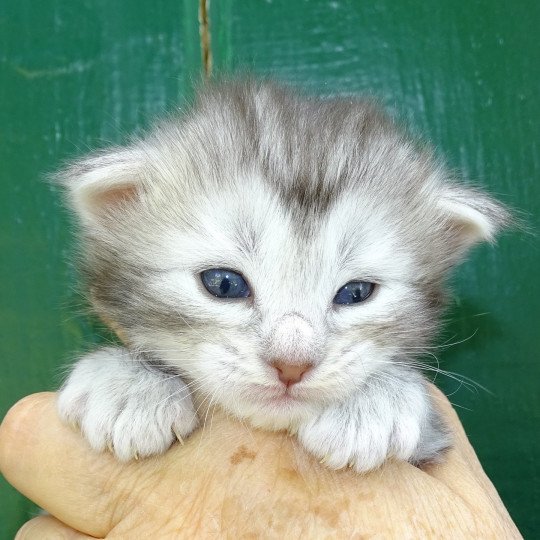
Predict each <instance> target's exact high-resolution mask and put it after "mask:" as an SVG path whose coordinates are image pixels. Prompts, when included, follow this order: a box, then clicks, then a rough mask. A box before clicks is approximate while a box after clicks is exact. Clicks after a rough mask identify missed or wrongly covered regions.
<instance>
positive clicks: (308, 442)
mask: <svg viewBox="0 0 540 540" xmlns="http://www.w3.org/2000/svg"><path fill="white" fill-rule="evenodd" d="M396 390H397V392H396ZM430 407H431V404H430V401H429V398H428V397H427V396H426V394H425V388H424V385H423V384H410V385H404V384H398V388H396V389H389V387H388V385H387V384H384V383H383V384H379V383H378V382H377V381H375V382H373V383H371V382H370V384H369V386H366V387H365V388H364V389H363V390H358V391H357V392H356V393H355V394H354V395H352V396H351V397H350V398H349V400H348V401H346V402H344V403H339V404H336V405H335V406H332V407H330V408H328V409H326V410H324V411H323V412H322V414H321V415H320V416H318V417H316V418H313V419H312V420H311V421H310V422H307V423H305V424H303V425H301V426H300V428H299V430H298V439H299V440H300V442H301V443H302V444H303V446H304V447H305V448H306V449H307V450H308V451H309V452H311V453H312V454H314V455H315V456H316V457H317V458H318V459H320V460H321V462H322V463H324V464H325V465H327V466H328V467H330V468H332V469H341V468H343V467H347V466H349V467H352V468H354V469H355V470H357V471H358V472H366V471H369V470H371V469H375V468H377V467H379V466H380V465H381V464H382V463H383V462H384V461H385V460H386V459H387V458H388V457H391V456H393V457H396V458H398V459H402V460H406V461H414V460H415V451H416V449H417V447H418V446H419V443H420V439H421V436H422V431H423V427H424V426H426V420H427V418H428V417H429V411H430ZM428 427H429V426H428Z"/></svg>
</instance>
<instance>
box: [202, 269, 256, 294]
mask: <svg viewBox="0 0 540 540" xmlns="http://www.w3.org/2000/svg"><path fill="white" fill-rule="evenodd" d="M201 280H202V282H203V285H204V286H205V288H206V290H207V291H208V292H209V293H210V294H213V295H214V296H217V297H218V298H246V297H247V296H249V295H250V291H249V287H248V284H247V283H246V280H245V279H244V278H243V277H242V276H241V275H240V274H239V273H238V272H233V271H232V270H226V269H225V268H212V269H210V270H205V271H204V272H201Z"/></svg>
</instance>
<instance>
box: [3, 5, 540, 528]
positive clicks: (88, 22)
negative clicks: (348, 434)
mask: <svg viewBox="0 0 540 540" xmlns="http://www.w3.org/2000/svg"><path fill="white" fill-rule="evenodd" d="M210 8H211V9H210V27H209V31H210V44H211V47H212V51H211V52H212V58H213V68H214V72H215V73H218V72H220V71H227V72H228V71H231V70H249V71H252V72H255V73H260V74H264V75H271V76H275V77H277V78H279V79H283V80H285V81H290V82H293V83H295V84H298V85H300V86H302V87H304V88H306V89H307V90H309V91H314V92H320V93H326V94H336V93H338V94H343V93H350V92H354V93H363V94H366V93H367V94H370V95H373V96H376V97H377V98H379V99H380V100H381V101H382V102H383V103H384V104H385V105H386V106H387V107H388V108H389V109H390V111H391V112H392V113H393V114H395V115H396V116H398V117H400V118H401V119H402V120H403V121H404V122H405V123H407V124H408V125H409V126H410V127H411V129H412V130H413V131H414V132H415V133H417V134H419V136H422V137H425V138H426V139H428V140H431V141H433V142H434V144H435V145H436V147H437V149H438V150H439V152H440V154H441V156H444V157H445V158H446V159H447V161H448V163H449V165H450V166H451V167H455V168H457V169H460V170H461V171H463V173H464V175H465V177H466V178H468V179H469V180H470V181H473V182H475V183H478V184H480V185H482V186H485V187H486V188H487V189H489V190H490V191H491V192H493V193H495V194H497V195H499V196H500V198H501V199H502V200H504V201H506V202H507V203H509V204H510V205H512V206H514V207H515V208H518V209H520V210H521V211H522V212H523V213H524V214H525V218H526V220H527V221H528V224H529V226H530V228H531V229H533V230H537V229H538V226H539V225H540V223H539V218H538V216H539V215H540V181H539V178H538V171H539V165H540V149H539V146H538V145H539V142H538V141H539V140H540V137H539V135H540V128H539V120H540V114H539V113H540V102H539V100H538V98H537V94H538V91H539V89H540V88H539V86H540V84H539V83H540V66H539V62H538V59H539V58H540V43H539V41H538V40H537V39H536V37H535V36H536V34H537V28H538V24H539V22H540V5H539V4H538V2H537V1H536V0H523V1H521V2H519V3H515V4H511V5H510V4H508V3H503V2H502V1H501V0H489V1H488V0H475V1H474V2H439V3H434V2H423V1H421V0H403V1H400V2H395V1H392V0H377V1H375V2H357V1H354V0H349V1H344V0H334V1H329V0H298V1H297V2H291V1H290V0H288V1H284V0H268V1H263V0H252V1H249V2H246V1H243V0H216V1H214V2H212V3H211V4H210ZM197 10H198V2H196V1H195V0H183V1H179V0H174V1H173V0H162V1H160V2H156V3H134V2H128V1H127V0H121V1H118V2H112V3H111V2H105V1H104V0H93V1H89V0H72V1H71V2H65V1H61V0H53V1H52V2H50V3H48V5H47V6H46V7H45V6H38V4H36V3H35V2H30V0H19V1H18V2H16V1H15V0H7V1H5V2H3V3H2V5H1V7H0V163H1V167H0V189H1V197H0V221H1V227H0V243H1V247H2V264H1V266H0V272H1V283H2V286H1V288H0V291H1V292H0V295H1V296H0V314H1V317H2V339H1V340H0V353H1V357H0V366H1V369H0V414H3V413H5V411H6V410H7V408H8V407H9V405H10V404H12V403H13V402H14V401H16V400H17V399H18V398H20V397H22V396H23V395H25V394H27V393H30V392H34V391H37V390H43V389H52V388H55V386H56V384H57V381H58V380H59V372H60V371H61V366H62V365H63V364H64V363H65V362H67V361H69V360H70V359H71V358H72V357H73V353H74V351H77V350H83V349H84V348H85V347H87V346H88V345H89V344H91V343H92V342H96V341H98V340H99V339H100V338H99V336H98V332H96V329H95V326H94V324H95V323H94V322H93V321H91V320H90V319H88V318H87V317H86V316H84V314H81V313H79V297H78V295H77V293H76V290H75V284H76V277H75V272H74V270H73V266H72V265H71V264H70V263H69V262H68V261H69V260H70V256H71V251H72V249H71V241H70V232H69V220H68V217H67V216H66V215H65V213H64V212H63V211H62V209H61V208H60V205H59V197H58V193H56V192H55V190H54V189H52V188H51V187H50V186H48V185H47V184H46V183H45V182H44V181H43V178H44V175H45V174H46V173H47V172H50V171H52V170H54V169H56V168H58V167H59V166H60V164H61V163H62V161H63V160H65V159H67V158H70V157H72V156H75V155H80V154H82V153H84V152H86V151H87V150H88V149H90V148H95V147H98V146H102V145H104V144H108V143H117V142H121V141H122V140H123V139H124V137H125V136H126V134H128V133H131V132H133V131H135V132H136V131H138V130H140V129H142V128H144V127H145V126H147V125H148V123H149V122H150V121H151V120H152V119H153V118H154V117H155V116H156V115H160V114H163V112H164V111H166V110H170V109H171V108H172V107H174V106H175V104H177V103H179V102H181V100H182V99H183V98H184V97H185V96H186V95H188V94H189V88H190V87H191V81H192V80H193V79H198V78H199V77H200V73H201V61H200V43H199V21H198V11H197ZM539 267H540V250H539V246H538V241H537V239H536V238H535V237H534V236H531V235H525V234H521V233H511V234H508V235H506V236H505V237H503V238H502V239H501V240H500V242H499V245H498V246H497V248H496V249H493V248H490V247H488V246H482V247H480V248H478V249H477V250H476V251H475V252H474V254H473V257H472V258H471V259H470V261H469V262H468V263H466V264H465V265H464V266H463V267H462V268H461V269H460V270H459V272H457V273H456V275H455V277H454V280H453V281H454V283H455V296H454V302H453V307H452V310H451V311H450V313H449V315H448V318H449V324H448V328H447V331H446V332H445V335H444V336H443V337H442V338H441V340H440V343H444V342H445V341H447V342H448V343H453V342H462V343H459V344H457V345H455V346H452V347H450V348H448V350H440V351H439V350H434V352H435V354H437V356H438V357H439V359H440V361H441V367H442V368H444V369H447V370H450V371H453V372H458V373H460V374H463V375H466V376H467V377H471V378H472V379H474V380H475V381H478V382H479V383H481V384H482V385H484V386H486V387H488V388H489V389H490V390H491V391H492V392H493V393H492V394H489V393H486V392H484V391H482V390H479V391H478V392H468V391H467V390H466V388H464V387H463V386H461V385H460V384H458V383H457V382H456V381H454V380H452V379H451V378H444V377H441V376H439V377H438V379H437V382H439V383H440V384H441V386H442V387H443V388H444V389H445V390H446V391H447V393H451V394H452V398H451V399H452V400H453V401H454V403H456V405H458V406H460V407H465V408H458V411H459V413H460V416H461V418H462V420H463V422H464V424H465V427H466V429H467V431H468V433H469V436H470V438H471V441H472V442H473V445H474V446H475V448H476V450H477V451H478V454H479V456H480V458H481V460H482V462H483V464H484V466H485V468H486V471H487V472H488V474H489V475H490V477H491V478H492V479H493V481H494V482H495V485H496V487H497V488H498V489H499V491H500V493H501V496H502V498H503V500H504V501H505V502H506V504H507V505H508V508H509V510H510V512H511V514H512V516H513V517H514V519H515V520H516V522H517V524H518V526H519V527H520V529H521V530H522V532H523V534H524V535H525V536H526V537H531V538H533V537H535V536H537V535H538V534H540V532H539V531H540V517H539V516H540V470H539V467H540V466H539V463H540V455H539V451H538V448H537V447H538V444H537V439H538V425H539V421H540V393H539V392H538V380H540V362H539V361H538V349H539V345H540V343H539V341H540V339H539V332H538V326H539V325H538V322H539V316H538V314H539V313H540V285H539V282H538V277H537V276H538V268H539ZM32 509H33V507H32V506H31V505H30V504H29V503H28V502H27V501H26V500H24V499H23V498H22V497H21V496H19V495H18V494H16V493H15V492H14V490H12V489H11V488H9V487H8V486H7V485H6V484H5V483H2V484H1V485H0V537H2V538H4V537H6V538H10V537H11V536H12V535H13V533H14V531H15V530H16V529H17V526H18V525H19V524H20V523H22V521H24V520H25V519H27V518H28V516H29V512H31V511H32Z"/></svg>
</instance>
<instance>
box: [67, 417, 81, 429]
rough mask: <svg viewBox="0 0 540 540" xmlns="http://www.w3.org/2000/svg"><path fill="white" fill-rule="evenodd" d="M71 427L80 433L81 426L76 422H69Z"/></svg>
mask: <svg viewBox="0 0 540 540" xmlns="http://www.w3.org/2000/svg"><path fill="white" fill-rule="evenodd" d="M69 427H70V428H71V429H73V430H75V431H80V428H79V424H78V422H77V421H76V420H72V421H71V422H69Z"/></svg>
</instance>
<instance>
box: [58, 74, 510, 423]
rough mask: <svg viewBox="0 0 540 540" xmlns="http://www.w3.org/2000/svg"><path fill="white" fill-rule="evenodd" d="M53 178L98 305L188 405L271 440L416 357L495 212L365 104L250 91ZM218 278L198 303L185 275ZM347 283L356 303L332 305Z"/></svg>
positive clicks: (494, 224) (253, 86)
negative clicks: (70, 214) (247, 424)
mask: <svg viewBox="0 0 540 540" xmlns="http://www.w3.org/2000/svg"><path fill="white" fill-rule="evenodd" d="M63 180H64V182H65V183H66V184H67V185H68V187H69V194H70V197H71V204H72V206H73V207H74V208H75V209H76V210H77V212H78V213H79V215H80V217H81V223H82V229H83V234H84V237H85V249H86V271H87V273H88V280H89V284H90V288H91V292H92V299H93V302H94V305H95V307H96V309H97V310H98V312H99V313H101V314H103V315H104V316H105V317H106V318H107V319H108V320H110V321H113V322H114V324H115V325H117V326H118V327H120V328H121V329H122V331H123V333H124V335H125V336H126V338H127V345H128V347H130V348H131V349H132V350H134V351H140V352H141V354H142V355H144V357H145V358H146V359H152V360H155V361H157V362H159V363H160V364H163V365H166V366H169V367H173V368H174V369H177V370H178V371H179V372H180V373H182V375H183V377H184V378H185V379H186V380H188V381H189V382H190V383H191V388H192V389H193V391H195V392H198V393H199V394H202V395H203V396H204V399H206V400H207V401H209V402H216V403H219V404H221V405H222V406H224V407H225V408H226V409H228V410H229V411H231V412H233V413H234V414H236V415H238V416H240V417H243V418H248V419H249V420H250V421H251V422H252V423H253V424H254V425H257V426H261V427H265V428H272V429H276V428H289V429H294V428H295V425H296V424H297V423H298V422H299V421H300V420H302V419H303V418H306V417H307V416H308V415H310V414H313V413H314V412H317V411H319V410H321V409H322V408H323V407H324V406H325V405H327V404H328V403H330V402H336V401H343V400H345V399H346V398H347V397H348V396H349V395H350V394H351V393H352V392H353V391H354V390H355V389H358V388H360V387H361V386H362V384H364V382H365V381H366V379H367V378H368V377H369V376H370V375H372V374H373V373H377V372H382V371H383V370H384V368H385V366H387V365H388V364H389V363H392V362H402V361H407V360H408V359H410V358H412V357H414V356H415V355H417V354H418V351H419V350H421V348H422V347H423V346H425V345H426V343H427V342H428V340H429V339H430V337H431V336H432V334H433V332H434V330H435V328H436V318H437V314H438V310H439V309H440V304H441V301H440V298H441V286H442V280H443V278H444V274H445V272H446V271H447V270H448V269H449V268H450V267H451V266H453V265H454V264H455V263H456V262H457V261H458V260H459V259H460V258H461V257H462V255H463V254H464V252H465V251H466V250H467V248H468V247H470V246H471V245H472V244H473V243H475V242H477V241H479V240H483V239H488V240H489V239H491V238H492V236H493V234H494V233H495V231H496V230H497V228H498V227H500V226H501V225H503V224H504V223H505V222H506V221H507V219H508V218H507V214H506V213H505V211H504V210H503V209H502V208H501V207H500V206H498V205H497V204H496V203H495V202H493V201H492V200H491V199H489V198H488V197H487V196H485V195H483V194H481V193H479V192H477V191H474V190H471V189H468V188H464V187H462V186H459V185H457V184H455V183H452V182H450V181H449V180H448V179H447V176H446V173H445V172H444V171H443V170H442V169H441V167H440V166H439V165H438V164H437V163H435V162H434V161H433V159H432V158H431V157H430V156H429V154H427V153H425V151H420V150H418V149H416V148H415V147H414V146H413V145H412V144H411V143H410V142H408V141H407V140H406V139H405V138H404V137H403V136H402V135H401V133H399V131H398V130H397V129H396V128H395V127H394V126H393V125H392V123H391V122H390V121H389V120H387V119H386V118H385V117H383V116H382V115H381V114H380V113H379V112H377V111H376V110H375V109H373V107H372V106H371V105H369V104H366V103H365V102H362V101H352V100H347V101H343V100H326V101H324V100H318V99H306V98H298V97H295V96H293V95H291V94H289V93H288V92H286V91H284V90H281V89H278V88H275V87H272V86H269V85H264V84H260V83H259V84H258V83H236V84H229V85H225V86H222V87H218V88H215V89H210V90H208V91H207V92H206V93H205V94H202V96H201V97H200V100H199V103H198V106H197V107H196V108H195V109H194V111H193V112H191V113H190V114H189V115H188V116H186V117H185V118H183V119H180V120H171V121H170V122H169V123H167V124H164V125H162V126H160V127H158V128H156V130H155V131H154V132H153V133H152V134H150V135H149V136H148V138H147V139H145V140H143V141H138V142H136V143H134V144H133V145H132V146H131V147H129V148H127V149H123V150H117V151H111V152H109V153H107V154H103V155H101V156H97V157H94V158H90V159H89V160H87V161H85V162H82V163H80V164H77V165H75V166H74V167H72V168H71V169H69V170H67V171H66V173H65V174H64V177H63ZM219 268H221V269H228V270H232V271H235V272H237V273H239V274H240V275H241V276H243V277H244V279H245V280H246V282H247V284H248V286H249V290H250V296H248V297H243V298H234V299H233V298H217V297H215V296H213V295H211V294H210V293H209V292H208V291H207V290H206V288H205V287H204V285H203V282H202V280H201V273H202V272H204V271H206V270H209V269H219ZM351 281H365V282H370V283H374V284H375V288H374V290H373V293H372V294H371V296H369V298H367V299H366V300H365V301H363V302H359V303H357V304H352V305H339V304H336V303H334V302H333V299H334V297H335V295H336V293H337V292H338V291H339V290H340V288H341V287H343V286H344V285H345V284H347V283H348V282H351ZM276 365H286V366H293V368H295V369H300V370H301V371H302V370H303V371H304V372H303V374H302V376H301V380H300V382H297V383H296V384H292V385H289V386H288V387H287V386H286V385H285V384H283V382H281V381H280V377H279V370H278V369H276V367H275V366H276ZM299 366H303V367H302V368H299Z"/></svg>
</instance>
